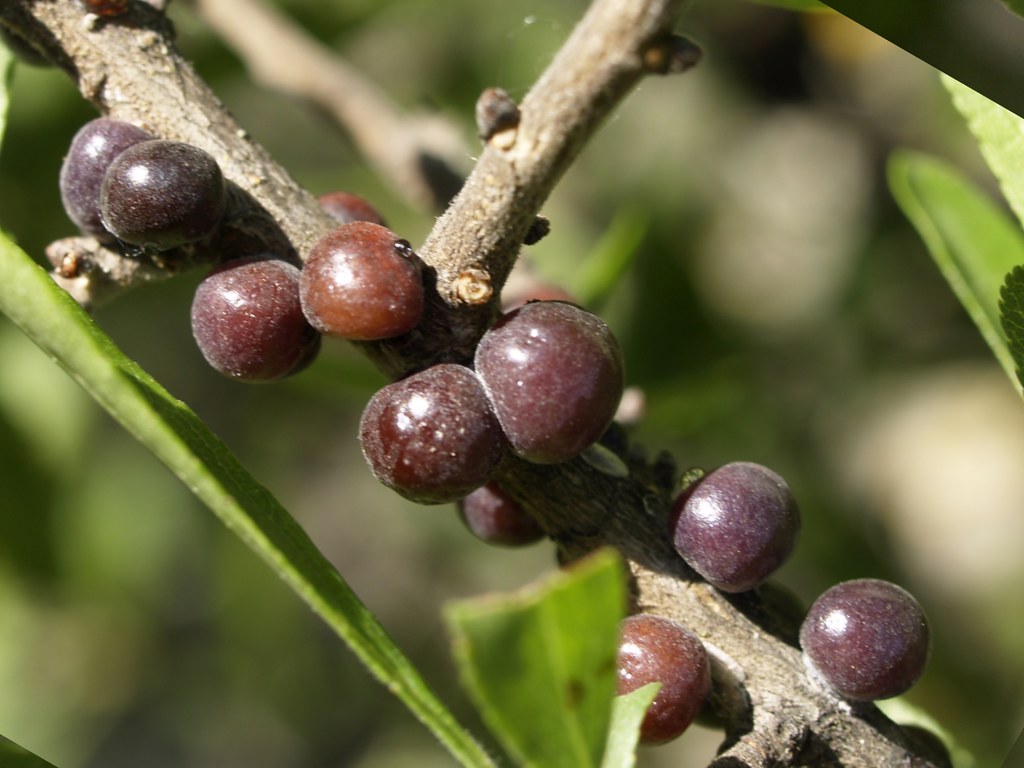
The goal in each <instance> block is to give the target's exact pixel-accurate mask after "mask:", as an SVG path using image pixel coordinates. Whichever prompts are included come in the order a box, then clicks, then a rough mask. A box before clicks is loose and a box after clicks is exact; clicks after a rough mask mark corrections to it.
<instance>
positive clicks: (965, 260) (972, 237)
mask: <svg viewBox="0 0 1024 768" xmlns="http://www.w3.org/2000/svg"><path fill="white" fill-rule="evenodd" d="M889 186H890V188H891V190H892V193H893V195H894V196H895V198H896V201H897V202H898V203H899V205H900V207H901V208H902V209H903V212H904V213H905V214H906V216H907V218H908V219H910V221H911V223H912V224H913V225H914V227H915V228H916V229H917V231H918V233H919V234H920V235H921V238H922V239H923V240H924V242H925V245H926V246H927V247H928V250H929V252H930V253H931V255H932V258H933V259H935V262H936V264H938V266H939V269H940V270H941V271H942V274H943V275H944V276H945V278H946V280H947V281H948V282H949V284H950V287H952V289H953V292H954V293H955V294H956V296H957V298H959V299H960V303H961V304H963V306H964V308H965V309H966V310H967V312H968V314H969V315H970V316H971V319H972V320H974V322H975V324H976V325H977V326H978V330H979V331H981V335H982V336H983V337H984V339H985V341H986V342H988V345H989V346H990V347H991V348H992V351H993V352H994V353H995V356H996V359H997V360H999V363H1000V364H1001V365H1002V366H1003V369H1004V370H1005V371H1006V372H1007V374H1008V375H1009V376H1010V379H1011V381H1014V382H1015V383H1016V374H1015V366H1014V362H1013V357H1012V356H1011V354H1010V350H1009V349H1008V347H1007V345H1006V339H1005V337H1004V336H1003V334H1002V332H1001V330H1000V317H999V316H1000V313H999V291H1000V287H1001V286H1002V282H1003V276H1004V275H1005V274H1006V273H1007V272H1009V271H1010V270H1011V269H1013V267H1014V266H1015V265H1017V264H1021V263H1024V235H1022V233H1021V230H1020V227H1018V226H1017V224H1016V223H1015V222H1014V221H1013V220H1012V219H1011V218H1010V217H1009V216H1008V215H1006V214H1005V213H1003V211H1002V210H1001V209H1000V208H999V207H997V206H996V205H995V204H994V203H993V202H992V201H991V200H989V199H988V198H987V197H985V196H984V195H983V194H982V193H981V192H979V191H978V190H977V189H976V188H975V187H974V185H973V184H972V183H971V182H970V181H968V180H967V179H966V178H964V177H963V175H962V174H960V172H959V171H956V170H955V169H953V168H952V167H950V166H948V165H946V164H945V163H943V162H941V161H939V160H936V159H934V158H931V157H928V156H926V155H921V154H917V153H911V152H899V153H896V154H894V155H893V157H892V158H891V160H890V163H889ZM1018 387H1019V384H1018Z"/></svg>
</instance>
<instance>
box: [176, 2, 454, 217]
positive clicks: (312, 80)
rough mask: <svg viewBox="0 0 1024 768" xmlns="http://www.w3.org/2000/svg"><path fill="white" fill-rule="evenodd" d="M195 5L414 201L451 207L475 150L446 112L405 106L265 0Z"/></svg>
mask: <svg viewBox="0 0 1024 768" xmlns="http://www.w3.org/2000/svg"><path fill="white" fill-rule="evenodd" d="M193 3H194V5H195V7H196V9H197V10H198V11H199V13H200V14H201V15H202V17H203V19H204V20H205V21H206V23H207V24H209V25H210V27H211V28H212V29H213V30H215V31H216V32H217V34H218V35H220V36H221V37H222V38H223V39H224V41H225V42H226V43H227V44H228V45H230V46H231V47H232V48H233V49H234V51H235V52H236V53H237V54H238V55H239V56H240V57H241V58H242V59H243V60H244V62H245V64H246V66H247V67H248V69H249V71H250V72H251V73H252V76H253V78H254V79H255V80H256V81H258V82H261V83H263V84H265V85H267V86H269V87H271V88H276V89H278V90H280V91H282V92H284V93H288V94H291V95H294V96H298V97H301V98H304V99H308V100H309V101H311V102H312V103H314V104H316V105H317V106H319V107H321V108H322V109H323V110H325V111H326V112H327V113H328V114H330V115H331V116H332V117H333V118H334V119H335V120H336V121H337V123H338V124H339V125H340V126H342V127H343V128H344V130H345V131H346V132H347V133H348V134H349V135H350V136H351V137H352V140H353V141H354V142H355V143H356V145H357V146H358V148H359V151H360V152H361V153H362V155H363V157H364V158H365V159H366V161H367V162H368V163H369V164H370V165H371V166H372V167H373V168H374V169H375V170H376V172H377V173H379V174H380V175H381V176H382V177H383V178H384V179H386V180H387V181H388V182H389V183H390V185H391V187H392V189H393V190H394V191H396V192H397V193H398V194H399V195H400V196H401V197H403V198H404V199H405V200H406V201H407V202H408V203H409V204H410V205H413V206H414V207H417V208H420V209H425V210H428V211H434V212H438V211H441V210H444V208H445V207H447V205H448V202H449V201H450V200H451V199H452V197H454V196H455V193H456V192H458V191H459V188H460V187H461V186H462V181H463V174H462V173H460V172H459V170H457V164H458V162H459V161H460V160H462V159H463V158H465V157H467V156H468V154H469V151H468V148H467V147H466V146H465V145H464V143H463V141H462V138H461V134H460V133H459V131H458V130H457V129H456V127H455V126H454V125H453V124H451V123H450V122H448V121H447V120H445V119H444V118H443V117H441V116H439V115H433V114H425V113H422V112H403V111H402V109H401V108H400V107H399V106H398V105H397V104H396V103H395V102H394V101H393V100H392V99H391V98H390V97H389V96H388V95H387V94H386V93H385V92H384V91H383V90H381V89H380V88H378V87H377V86H376V85H375V84H374V83H372V82H371V81H370V80H369V79H368V78H367V77H366V76H365V75H363V74H362V73H360V72H358V71H357V70H356V69H354V68H353V67H351V66H350V65H349V64H348V63H347V62H346V61H345V60H344V59H343V58H342V57H341V56H340V55H338V54H337V53H336V52H335V51H332V50H330V49H329V48H328V47H327V46H325V45H323V44H321V43H320V42H318V41H317V40H316V39H315V38H313V37H312V36H310V35H308V34H307V33H306V32H305V31H304V30H303V29H302V28H301V27H300V26H298V25H297V24H295V23H294V22H292V21H291V20H290V19H289V18H288V17H287V16H286V15H285V14H284V13H283V12H281V11H278V10H276V9H275V8H273V7H272V6H270V5H269V4H267V3H265V2H263V0H193ZM239 19H245V23H244V24H240V23H239V21H238V20H239Z"/></svg>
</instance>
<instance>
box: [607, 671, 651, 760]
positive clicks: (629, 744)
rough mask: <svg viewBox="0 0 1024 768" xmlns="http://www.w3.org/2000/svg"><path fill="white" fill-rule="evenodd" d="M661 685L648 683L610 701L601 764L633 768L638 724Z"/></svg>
mask: <svg viewBox="0 0 1024 768" xmlns="http://www.w3.org/2000/svg"><path fill="white" fill-rule="evenodd" d="M660 688H661V683H648V684H647V685H645V686H642V687H640V688H637V689H636V690H635V691H633V692H632V693H627V694H625V695H623V696H616V697H615V701H614V702H613V703H612V724H611V727H610V728H609V729H608V746H607V747H605V750H604V760H603V761H602V762H601V768H633V766H634V765H636V747H637V744H639V743H640V726H641V724H643V721H644V715H646V714H647V708H648V707H650V706H651V702H652V701H654V697H655V696H657V695H658V690H659V689H660Z"/></svg>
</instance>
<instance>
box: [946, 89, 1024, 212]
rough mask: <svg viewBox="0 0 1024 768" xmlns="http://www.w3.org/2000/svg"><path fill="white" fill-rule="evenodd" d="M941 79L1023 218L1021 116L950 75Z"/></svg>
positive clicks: (1023, 123)
mask: <svg viewBox="0 0 1024 768" xmlns="http://www.w3.org/2000/svg"><path fill="white" fill-rule="evenodd" d="M942 82H943V83H944V84H945V86H946V88H947V89H948V90H949V92H950V95H951V96H952V97H953V104H954V105H956V108H957V109H958V110H959V111H960V114H962V115H963V116H964V118H965V119H966V120H967V125H968V126H969V127H970V129H971V133H973V134H974V136H975V138H976V139H977V140H978V145H979V146H980V148H981V153H982V155H984V157H985V162H986V163H988V167H989V168H990V169H991V170H992V173H993V174H995V177H996V178H997V179H998V180H999V186H1000V188H1001V189H1002V191H1003V194H1004V195H1005V196H1006V199H1007V201H1008V202H1009V203H1010V207H1011V208H1012V209H1013V211H1014V213H1016V214H1017V219H1018V221H1020V222H1024V120H1022V119H1021V118H1019V117H1017V115H1015V114H1013V113H1012V112H1010V111H1008V110H1006V109H1004V108H1003V107H1001V106H999V105H998V104H996V103H994V102H992V101H990V100H989V99H987V98H985V97H984V96H982V95H981V94H979V93H976V92H975V91H972V90H971V89H970V88H968V87H967V86H965V85H963V84H962V83H958V82H957V81H956V80H953V79H952V78H949V77H944V78H942Z"/></svg>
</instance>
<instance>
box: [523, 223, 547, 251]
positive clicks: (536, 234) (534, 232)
mask: <svg viewBox="0 0 1024 768" xmlns="http://www.w3.org/2000/svg"><path fill="white" fill-rule="evenodd" d="M549 232H551V220H550V219H548V218H547V217H546V216H536V217H535V218H534V219H533V223H532V224H530V228H529V229H528V230H527V231H526V236H525V237H523V245H533V244H534V243H539V242H540V241H541V240H543V239H544V238H545V237H547V236H548V233H549Z"/></svg>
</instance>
